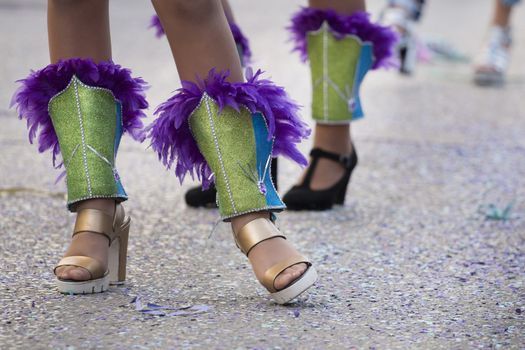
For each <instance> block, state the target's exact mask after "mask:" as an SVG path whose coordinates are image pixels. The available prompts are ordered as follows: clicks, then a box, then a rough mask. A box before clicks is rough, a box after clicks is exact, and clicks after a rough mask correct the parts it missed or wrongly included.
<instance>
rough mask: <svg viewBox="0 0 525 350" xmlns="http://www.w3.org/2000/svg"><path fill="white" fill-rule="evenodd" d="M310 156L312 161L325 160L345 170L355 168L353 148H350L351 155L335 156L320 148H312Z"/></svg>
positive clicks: (355, 157) (335, 154)
mask: <svg viewBox="0 0 525 350" xmlns="http://www.w3.org/2000/svg"><path fill="white" fill-rule="evenodd" d="M310 156H311V157H312V158H314V159H316V158H326V159H330V160H333V161H335V162H338V163H339V164H341V165H342V166H344V167H345V168H346V169H351V168H353V167H354V166H355V163H356V160H357V155H356V153H355V150H354V147H353V146H352V153H350V154H337V153H332V152H328V151H325V150H323V149H320V148H314V149H312V150H311V151H310Z"/></svg>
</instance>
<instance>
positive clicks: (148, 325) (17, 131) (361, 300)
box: [0, 0, 525, 349]
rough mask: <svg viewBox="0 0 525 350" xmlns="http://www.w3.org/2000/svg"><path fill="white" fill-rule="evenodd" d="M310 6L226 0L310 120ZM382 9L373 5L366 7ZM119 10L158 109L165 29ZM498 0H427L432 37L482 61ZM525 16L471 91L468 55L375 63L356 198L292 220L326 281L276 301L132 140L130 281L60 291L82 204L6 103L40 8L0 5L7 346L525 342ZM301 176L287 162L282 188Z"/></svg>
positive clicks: (283, 221) (2, 341) (165, 85)
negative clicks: (289, 34)
mask: <svg viewBox="0 0 525 350" xmlns="http://www.w3.org/2000/svg"><path fill="white" fill-rule="evenodd" d="M302 3H303V2H301V1H286V2H283V1H278V0H272V1H264V2H262V1H260V2H256V1H241V0H235V1H234V0H232V5H233V8H234V10H235V11H236V17H237V19H238V22H239V23H240V25H241V27H242V28H243V29H244V31H245V32H246V34H247V35H248V36H249V38H250V40H251V43H252V47H253V51H254V55H255V58H256V62H255V65H256V66H260V67H262V68H264V69H265V70H267V71H268V72H269V73H270V74H271V76H272V77H273V79H274V80H276V81H277V82H278V83H280V84H283V85H285V86H286V87H287V88H288V90H289V92H290V94H291V95H292V96H293V97H294V98H295V99H296V100H298V101H300V102H301V103H302V104H304V105H305V108H304V116H305V118H308V114H309V108H308V104H309V94H310V87H309V75H308V74H309V73H308V70H307V68H306V67H305V66H303V65H301V64H299V63H298V59H297V57H296V55H292V54H290V53H289V50H290V47H291V45H290V43H287V42H286V40H285V39H286V33H285V31H284V30H283V27H285V26H286V24H287V19H288V18H289V16H290V14H291V13H292V12H293V11H294V10H295V9H296V8H297V6H298V5H300V4H302ZM381 4H382V1H379V0H377V1H371V2H370V9H371V11H372V12H374V13H375V14H377V10H378V9H379V8H380V6H381ZM111 7H112V15H113V17H112V29H113V43H114V59H115V61H117V62H118V63H121V64H122V65H125V66H128V67H131V68H132V69H133V71H134V72H135V74H136V75H140V76H143V77H144V78H145V79H146V80H147V81H149V82H150V83H151V85H152V87H151V89H150V90H149V93H148V98H149V100H150V102H151V105H152V106H156V105H157V104H158V103H159V102H161V101H162V100H163V99H166V98H167V97H168V96H169V95H170V93H171V91H173V90H174V89H175V88H177V86H178V78H177V75H176V71H175V69H174V65H173V64H172V61H171V57H170V54H169V50H168V46H167V43H166V42H165V40H156V39H155V38H154V37H153V33H152V32H151V31H148V30H146V29H145V27H146V25H147V22H148V19H149V16H150V15H151V13H152V9H151V5H150V4H149V2H146V1H141V2H139V1H129V0H126V1H125V0H114V1H112V2H111ZM490 8H491V1H489V0H483V1H481V0H465V1H461V2H457V1H452V0H446V1H445V0H441V1H437V0H435V1H430V6H429V7H428V9H427V13H426V15H427V16H426V19H425V22H424V23H423V25H422V26H421V32H422V33H423V34H424V35H426V36H428V37H433V38H443V39H446V40H447V41H449V42H450V43H451V44H452V45H454V46H455V47H458V48H460V49H461V50H462V51H464V52H465V53H466V54H468V55H470V56H472V55H474V54H475V52H476V50H477V49H478V48H479V45H480V42H481V39H482V37H483V33H484V28H485V23H486V21H485V19H487V18H488V15H489V11H490ZM524 17H525V7H522V8H519V9H518V11H517V13H516V14H515V20H516V21H515V23H516V25H515V33H516V38H515V39H516V44H517V45H516V48H515V50H514V55H513V63H512V67H511V70H510V80H509V83H508V84H507V86H506V87H504V88H501V89H480V88H475V87H473V86H472V85H471V83H470V79H471V77H470V73H471V67H470V66H469V65H468V64H452V63H450V62H443V61H436V62H434V63H433V64H427V65H422V66H420V67H419V70H418V72H417V75H416V76H414V77H413V78H409V79H407V78H402V77H400V76H398V75H397V74H396V73H395V72H393V71H390V72H373V73H372V74H370V75H369V77H368V78H367V80H366V82H365V86H364V88H363V100H364V101H363V103H364V106H365V112H366V114H367V118H366V119H364V120H363V121H360V122H357V123H355V124H354V125H353V132H354V135H355V143H356V147H357V150H358V152H359V155H360V165H359V167H358V169H357V170H356V172H355V174H354V176H353V180H352V184H351V186H350V188H349V193H348V197H347V203H346V204H345V205H344V206H343V207H340V208H337V209H335V210H333V211H330V212H323V213H318V214H312V213H292V212H287V213H285V214H283V215H281V216H280V225H281V227H282V229H283V230H284V232H285V233H286V234H287V235H288V236H289V238H290V239H291V240H293V241H294V242H296V243H297V245H298V246H299V247H300V249H301V251H302V252H304V253H305V254H307V255H309V256H310V257H311V258H312V259H313V261H314V262H315V264H316V266H317V268H318V271H319V273H320V276H321V278H320V280H319V282H318V283H317V285H316V286H315V287H314V288H313V289H312V290H311V292H310V293H308V295H305V296H304V297H302V298H301V299H300V300H299V301H298V302H296V303H294V304H292V305H289V306H286V307H282V306H278V305H275V304H273V303H272V302H270V301H269V300H267V299H266V297H265V295H266V294H265V292H264V290H263V289H262V287H260V286H259V285H258V284H257V283H256V281H255V278H254V276H253V275H252V273H251V270H250V267H249V265H248V263H247V261H246V259H245V258H244V257H243V256H242V255H241V254H240V253H239V252H238V251H237V250H236V248H235V247H234V244H233V242H232V240H231V234H230V233H229V231H228V227H227V225H225V224H222V225H220V226H219V229H218V231H217V232H216V233H215V235H214V236H213V237H212V238H211V239H208V234H209V232H210V230H211V228H212V226H213V223H214V222H215V221H216V219H217V215H218V213H217V212H216V211H214V210H208V211H207V210H193V209H189V208H187V207H186V206H185V205H184V203H183V193H184V191H185V190H186V189H187V188H188V187H189V186H190V185H191V184H189V183H188V184H184V186H180V185H179V184H178V181H177V180H176V178H175V176H174V174H172V173H169V172H166V171H165V170H164V169H163V168H162V166H161V165H160V164H159V163H158V162H157V161H156V157H155V155H154V154H153V153H152V152H151V151H150V150H147V151H146V150H145V148H146V145H138V144H136V143H133V142H131V141H130V140H129V139H125V140H124V142H123V146H122V148H121V152H120V158H119V169H120V173H121V174H122V176H123V180H124V184H125V185H126V189H127V191H128V193H129V195H130V197H131V200H130V201H129V202H128V203H127V208H128V209H129V210H130V212H131V215H132V217H133V226H132V240H131V247H130V251H129V270H128V273H129V282H128V283H127V284H126V285H125V286H124V287H120V288H115V289H113V290H111V291H110V292H108V293H104V294H99V295H92V296H63V295H60V294H58V293H57V292H56V290H55V288H54V283H53V282H54V281H53V274H52V267H53V265H54V264H55V263H56V262H57V261H58V259H59V257H60V254H61V253H62V252H63V250H64V247H65V246H66V244H67V242H68V237H69V235H70V230H71V227H72V224H73V219H74V218H73V216H72V215H70V214H67V213H66V211H65V209H64V200H63V199H64V198H63V197H64V185H63V183H62V184H59V185H54V180H55V178H56V176H57V171H55V170H53V169H52V168H51V166H50V161H51V157H50V155H49V154H45V155H40V154H38V153H37V151H36V148H35V147H34V146H30V145H29V144H28V143H27V133H26V131H25V126H24V123H23V122H20V121H18V120H17V119H16V116H15V113H14V112H13V111H12V110H9V109H8V103H9V99H10V96H11V94H12V92H13V90H14V89H15V84H14V83H13V81H14V80H16V79H18V78H21V77H24V76H25V75H26V74H27V72H28V70H29V69H31V68H40V67H42V66H44V65H45V64H47V60H48V56H47V48H46V45H47V44H46V31H45V6H44V5H43V4H42V2H41V1H36V0H34V1H29V0H24V1H15V0H0V32H1V33H2V35H1V36H0V78H1V80H0V147H1V152H0V268H1V271H0V281H1V285H0V306H1V310H0V315H1V316H0V348H2V349H11V348H21V349H24V348H37V349H45V348H59V349H64V348H69V349H73V348H108V349H110V348H112V349H113V348H114V349H151V348H174V349H178V348H187V349H212V348H213V349H256V348H257V349H349V348H359V349H363V348H364V349H366V348H368V349H409V348H420V349H469V348H480V349H492V348H504V349H523V348H525V336H524V334H525V284H524V283H525V274H524V272H525V253H524V248H525V201H524V198H525V176H524V175H525V161H524V160H525V137H524V135H525V100H524V99H523V96H525V78H524V76H525V69H524V67H523V62H524V60H525V21H523V19H524ZM151 109H153V108H151ZM150 114H151V113H150ZM149 120H150V121H151V117H150V118H149ZM302 149H303V150H304V151H305V152H307V150H308V149H309V144H308V143H305V144H304V145H303V146H302ZM299 171H300V169H298V168H297V167H296V166H294V165H292V164H291V163H289V162H282V166H281V174H280V186H281V189H286V188H288V187H289V186H291V185H292V183H293V181H294V178H295V177H296V176H297V174H298V172H299ZM509 204H512V209H511V211H510V215H508V218H507V220H491V219H490V218H497V216H498V215H497V213H493V211H494V210H492V209H491V206H494V207H495V208H497V209H499V210H500V211H501V210H502V209H503V208H505V207H506V206H507V205H509ZM148 302H149V303H155V304H158V305H163V306H172V307H187V306H197V308H194V309H188V310H186V313H190V315H180V313H179V314H177V315H171V316H160V315H154V314H153V315H152V314H146V313H144V312H141V311H140V309H141V308H143V307H144V306H145V305H146V303H148Z"/></svg>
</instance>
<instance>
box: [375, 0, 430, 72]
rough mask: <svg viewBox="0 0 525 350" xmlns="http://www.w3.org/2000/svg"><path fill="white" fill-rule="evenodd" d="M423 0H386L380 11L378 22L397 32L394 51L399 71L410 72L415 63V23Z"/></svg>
mask: <svg viewBox="0 0 525 350" xmlns="http://www.w3.org/2000/svg"><path fill="white" fill-rule="evenodd" d="M424 5H425V0H388V3H387V6H386V7H385V9H383V11H382V12H381V16H380V22H381V23H382V24H384V25H387V26H393V27H394V28H395V30H396V31H397V32H398V34H399V39H400V40H399V42H398V43H397V46H396V53H397V56H398V57H399V63H400V65H399V72H400V73H401V74H407V75H408V74H412V73H413V72H414V70H415V67H416V63H417V49H418V44H417V38H416V25H417V22H418V21H419V20H420V18H421V15H422V12H423V8H424Z"/></svg>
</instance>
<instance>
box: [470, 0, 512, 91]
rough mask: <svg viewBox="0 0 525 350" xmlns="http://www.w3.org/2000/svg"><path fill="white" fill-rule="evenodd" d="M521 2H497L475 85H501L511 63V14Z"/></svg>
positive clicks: (508, 0)
mask: <svg viewBox="0 0 525 350" xmlns="http://www.w3.org/2000/svg"><path fill="white" fill-rule="evenodd" d="M518 2H519V0H495V1H494V5H495V6H494V12H493V15H492V20H491V22H490V28H489V32H488V36H487V39H486V41H485V43H484V45H483V49H482V51H481V53H480V54H479V57H478V58H477V60H476V64H475V67H474V83H475V84H477V85H480V86H493V85H496V86H497V85H501V84H503V83H504V82H505V74H506V71H507V68H508V66H509V61H510V49H511V46H512V32H511V14H512V9H513V7H514V6H515V5H516V4H517V3H518Z"/></svg>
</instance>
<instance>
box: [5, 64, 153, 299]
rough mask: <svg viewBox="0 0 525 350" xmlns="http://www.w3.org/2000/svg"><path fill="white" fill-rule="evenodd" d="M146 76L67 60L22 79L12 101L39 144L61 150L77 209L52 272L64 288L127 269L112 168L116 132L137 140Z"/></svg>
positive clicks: (94, 287) (90, 287)
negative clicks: (69, 239)
mask: <svg viewBox="0 0 525 350" xmlns="http://www.w3.org/2000/svg"><path fill="white" fill-rule="evenodd" d="M143 87H144V81H142V80H141V79H134V78H132V77H131V75H130V72H129V70H127V69H123V68H121V67H120V66H118V65H116V64H114V63H112V62H100V63H94V62H93V61H91V60H89V59H68V60H63V61H59V62H58V63H56V64H51V65H49V66H47V67H45V68H44V69H43V70H40V71H35V72H32V73H31V74H30V76H29V77H28V78H26V79H24V80H22V87H21V88H20V89H19V90H18V91H17V92H16V94H15V96H14V102H15V104H16V105H17V107H18V112H19V114H20V117H21V118H24V119H27V122H28V126H29V127H30V140H32V139H33V137H34V136H35V134H36V133H35V130H37V129H38V128H40V134H39V135H38V142H39V150H40V151H45V150H47V149H52V150H53V155H54V156H57V155H58V154H61V156H62V159H63V165H64V167H65V175H66V182H67V195H68V200H67V207H68V209H69V210H70V211H72V212H76V213H77V219H76V224H75V228H74V231H73V238H72V242H71V244H70V246H69V248H68V249H67V251H66V253H65V256H64V258H63V259H62V260H60V262H59V263H58V265H57V267H56V268H55V269H54V272H55V274H56V276H57V281H56V282H57V287H58V290H59V291H60V292H62V293H72V294H88V293H98V292H103V291H105V290H107V289H108V286H109V284H110V283H122V282H124V280H125V275H126V250H127V242H128V232H129V226H130V219H129V217H127V216H126V215H125V213H124V209H123V208H122V205H121V204H120V202H122V201H124V200H126V199H127V194H126V192H125V191H124V188H123V186H122V183H121V181H120V176H119V174H118V172H117V169H116V155H117V151H118V146H119V143H120V138H121V136H122V133H123V132H125V131H127V132H129V133H131V134H132V135H134V137H136V138H137V139H139V140H140V139H143V136H140V132H139V130H138V129H141V127H142V123H141V122H140V119H139V118H140V117H142V116H143V113H142V111H141V109H144V108H146V107H147V103H146V101H145V99H144V95H143Z"/></svg>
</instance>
